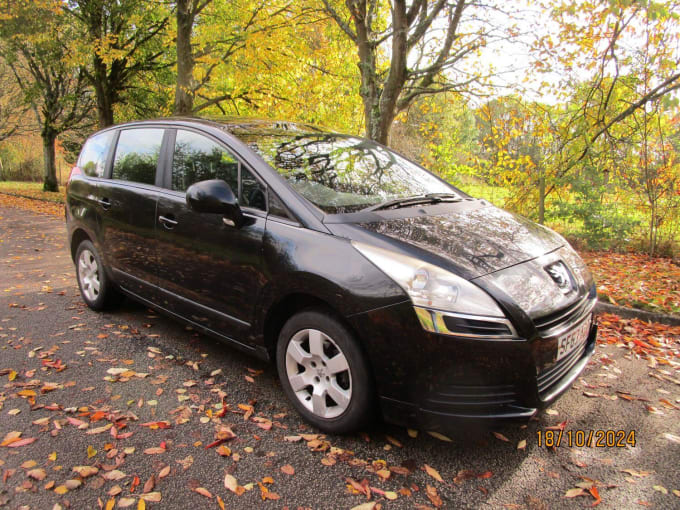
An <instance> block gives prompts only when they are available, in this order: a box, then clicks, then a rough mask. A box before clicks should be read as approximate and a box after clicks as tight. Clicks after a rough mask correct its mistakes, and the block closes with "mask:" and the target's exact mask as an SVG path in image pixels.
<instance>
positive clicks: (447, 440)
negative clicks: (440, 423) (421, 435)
mask: <svg viewBox="0 0 680 510" xmlns="http://www.w3.org/2000/svg"><path fill="white" fill-rule="evenodd" d="M428 434H429V435H431V436H432V437H434V438H435V439H439V440H440V441H445V442H447V443H451V442H452V441H451V438H449V437H447V436H445V435H444V434H440V433H439V432H433V431H428Z"/></svg>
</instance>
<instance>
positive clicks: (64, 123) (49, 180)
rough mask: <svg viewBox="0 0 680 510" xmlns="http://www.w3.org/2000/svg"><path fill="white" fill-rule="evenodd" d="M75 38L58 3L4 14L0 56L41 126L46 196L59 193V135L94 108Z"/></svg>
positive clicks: (28, 2)
mask: <svg viewBox="0 0 680 510" xmlns="http://www.w3.org/2000/svg"><path fill="white" fill-rule="evenodd" d="M75 35H76V34H75V30H74V27H73V26H72V24H69V23H68V22H67V20H65V19H64V16H63V13H62V11H61V2H60V0H17V1H15V2H13V3H12V4H11V9H9V10H8V11H7V12H3V13H2V14H0V56H1V57H2V58H3V60H4V62H5V63H6V65H7V66H8V67H9V68H10V69H11V71H12V75H13V76H14V79H15V80H16V83H17V85H18V86H19V88H20V89H21V91H22V94H23V99H24V101H25V102H26V104H27V105H28V106H29V107H30V108H31V109H32V110H33V112H34V114H35V118H36V121H37V124H38V126H39V127H40V136H41V137H42V141H43V156H44V179H43V182H44V184H43V189H44V190H45V191H57V189H58V185H57V174H56V162H55V160H56V152H55V142H56V139H57V136H59V135H60V134H61V133H63V132H65V131H68V130H70V129H73V128H74V127H76V126H78V125H79V124H81V123H82V121H83V119H85V117H86V116H87V115H88V114H89V112H90V110H91V107H92V102H91V100H90V98H91V95H90V91H89V89H88V84H87V80H86V73H85V70H84V69H83V67H82V66H78V65H73V64H72V63H71V62H70V61H69V56H70V54H69V44H70V42H71V41H72V40H73V39H74V37H75Z"/></svg>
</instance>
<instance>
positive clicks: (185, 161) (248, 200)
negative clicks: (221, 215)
mask: <svg viewBox="0 0 680 510" xmlns="http://www.w3.org/2000/svg"><path fill="white" fill-rule="evenodd" d="M239 166H240V168H239ZM239 171H240V176H241V185H240V186H239ZM209 179H222V180H223V181H225V182H226V183H227V184H229V187H231V190H232V191H233V192H234V194H235V195H238V197H239V204H241V206H243V207H252V208H255V209H260V210H262V211H266V210H267V198H266V196H267V195H266V188H265V187H264V186H262V184H260V181H258V180H257V179H256V178H255V176H254V175H253V174H252V173H251V172H250V171H248V169H246V168H245V167H243V166H242V165H239V162H238V160H237V159H236V158H235V157H234V156H232V155H231V154H230V153H229V151H227V150H226V149H225V148H224V147H222V146H221V145H219V144H218V143H216V142H213V141H212V140H210V139H209V138H207V137H205V136H203V135H199V134H197V133H194V132H192V131H184V130H181V129H178V130H177V136H176V138H175V153H174V156H173V158H172V182H171V187H172V189H173V190H175V191H186V189H187V188H188V187H189V186H191V185H192V184H194V183H195V182H199V181H207V180H209Z"/></svg>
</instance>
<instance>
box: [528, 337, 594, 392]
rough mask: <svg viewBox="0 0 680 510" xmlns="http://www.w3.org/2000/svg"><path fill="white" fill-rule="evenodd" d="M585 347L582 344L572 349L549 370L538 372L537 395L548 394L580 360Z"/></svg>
mask: <svg viewBox="0 0 680 510" xmlns="http://www.w3.org/2000/svg"><path fill="white" fill-rule="evenodd" d="M586 345H587V344H583V345H582V346H581V347H579V348H578V349H574V350H573V351H572V352H570V353H569V354H567V355H566V356H565V357H564V358H562V359H561V360H558V361H557V362H556V363H555V364H554V365H553V366H551V367H550V368H548V369H546V370H543V371H541V372H539V374H538V376H537V378H536V379H537V381H536V382H537V384H538V393H539V395H541V396H543V395H545V394H547V393H549V392H550V390H551V389H552V388H553V387H554V386H555V385H556V384H557V383H559V381H560V380H561V379H562V378H563V377H564V376H565V375H566V374H567V373H568V372H569V370H571V369H572V367H573V366H574V365H576V363H578V360H580V359H581V357H582V356H583V353H584V352H585V350H586Z"/></svg>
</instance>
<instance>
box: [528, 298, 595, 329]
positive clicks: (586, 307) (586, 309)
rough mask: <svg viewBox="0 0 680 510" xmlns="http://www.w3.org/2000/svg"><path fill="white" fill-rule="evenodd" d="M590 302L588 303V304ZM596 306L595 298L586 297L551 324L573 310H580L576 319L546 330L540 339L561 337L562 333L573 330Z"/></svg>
mask: <svg viewBox="0 0 680 510" xmlns="http://www.w3.org/2000/svg"><path fill="white" fill-rule="evenodd" d="M588 301H590V302H588ZM596 304H597V297H595V298H592V299H591V298H590V296H586V297H585V298H584V299H582V300H581V302H580V303H579V304H578V305H577V306H576V307H574V308H573V309H572V310H570V311H569V312H565V313H564V314H563V315H562V316H560V317H558V318H556V319H553V322H556V321H557V320H558V319H561V318H562V317H564V316H566V315H569V313H571V312H572V311H573V310H574V309H578V308H581V310H580V312H581V313H579V314H578V315H577V316H576V317H574V319H573V320H570V321H568V322H564V323H562V324H558V325H557V326H554V327H552V328H551V329H548V330H546V331H545V333H547V334H545V335H541V338H554V337H558V336H560V335H562V334H563V333H566V332H567V331H569V330H570V329H573V328H575V327H577V325H579V324H580V323H581V322H582V321H583V320H585V319H586V318H587V317H588V316H589V315H590V314H591V313H592V311H593V308H595V305H596Z"/></svg>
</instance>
